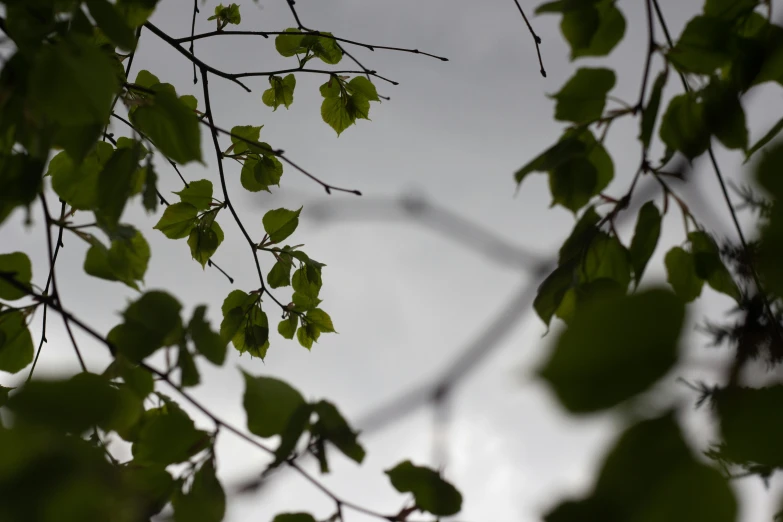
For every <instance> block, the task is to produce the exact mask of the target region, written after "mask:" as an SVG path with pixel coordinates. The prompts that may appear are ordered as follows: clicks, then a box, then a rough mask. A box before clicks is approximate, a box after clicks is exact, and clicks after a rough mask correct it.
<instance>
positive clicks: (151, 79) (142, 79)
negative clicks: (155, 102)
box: [133, 69, 160, 89]
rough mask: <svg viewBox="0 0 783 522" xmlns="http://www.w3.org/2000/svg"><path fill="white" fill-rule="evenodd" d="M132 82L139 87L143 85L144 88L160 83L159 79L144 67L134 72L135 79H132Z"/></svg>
mask: <svg viewBox="0 0 783 522" xmlns="http://www.w3.org/2000/svg"><path fill="white" fill-rule="evenodd" d="M133 83H134V84H136V85H138V86H139V87H144V88H145V89H151V88H152V86H153V85H157V84H159V83H160V79H159V78H158V77H157V76H155V75H154V74H152V73H151V72H149V71H147V70H146V69H142V70H141V71H139V72H138V73H137V74H136V81H134V82H133Z"/></svg>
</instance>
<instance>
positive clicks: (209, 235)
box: [188, 216, 223, 268]
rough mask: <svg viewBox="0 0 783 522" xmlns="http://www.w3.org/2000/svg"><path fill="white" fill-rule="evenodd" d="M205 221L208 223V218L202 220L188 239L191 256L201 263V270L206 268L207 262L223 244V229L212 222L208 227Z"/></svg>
mask: <svg viewBox="0 0 783 522" xmlns="http://www.w3.org/2000/svg"><path fill="white" fill-rule="evenodd" d="M213 219H214V216H213ZM205 221H207V218H206V217H205V218H202V220H201V223H200V224H199V225H198V226H197V227H194V228H193V229H192V230H191V231H190V236H189V237H188V245H189V246H190V254H191V255H192V256H193V259H195V260H196V261H198V262H199V263H201V268H204V267H205V266H206V264H207V261H209V260H210V258H211V257H212V256H213V255H214V253H215V252H216V251H217V249H218V247H219V246H220V244H221V243H222V242H223V229H222V228H220V225H218V222H217V221H212V222H211V223H210V224H209V226H207V225H206V223H205Z"/></svg>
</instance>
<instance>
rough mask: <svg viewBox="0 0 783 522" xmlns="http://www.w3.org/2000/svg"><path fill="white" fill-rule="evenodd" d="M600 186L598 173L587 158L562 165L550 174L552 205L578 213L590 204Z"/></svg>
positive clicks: (577, 158) (579, 157)
mask: <svg viewBox="0 0 783 522" xmlns="http://www.w3.org/2000/svg"><path fill="white" fill-rule="evenodd" d="M597 184H598V171H597V170H596V168H595V166H593V164H592V163H590V161H589V160H588V159H587V157H585V156H578V157H575V158H572V159H570V160H568V161H566V162H563V163H561V164H560V165H558V166H557V167H556V168H555V169H553V170H552V171H551V172H550V173H549V190H550V191H551V193H552V205H556V204H557V205H561V206H563V207H565V208H567V209H568V210H570V211H571V212H573V213H576V212H578V211H579V209H581V208H582V207H584V206H585V205H587V203H589V202H590V199H591V198H592V197H593V195H595V192H596V186H597Z"/></svg>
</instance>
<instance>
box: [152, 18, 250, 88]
mask: <svg viewBox="0 0 783 522" xmlns="http://www.w3.org/2000/svg"><path fill="white" fill-rule="evenodd" d="M144 27H146V28H147V29H149V30H150V31H152V32H153V33H154V34H155V36H157V37H158V38H160V39H161V40H163V41H164V42H166V43H167V44H169V45H170V46H172V47H173V48H174V49H176V50H177V51H178V52H179V53H180V54H182V55H183V56H184V57H185V58H187V59H188V60H190V61H191V62H193V63H194V64H195V65H197V66H198V67H199V68H200V69H206V70H207V71H209V72H211V73H212V74H214V75H215V76H220V77H221V78H225V79H226V80H229V81H232V82H234V83H236V84H237V85H239V86H240V87H242V88H243V89H245V90H246V91H247V92H252V91H251V90H250V88H249V87H248V86H247V85H245V84H244V83H242V82H240V81H239V80H238V79H237V78H236V77H234V76H233V75H231V74H228V73H225V72H223V71H219V70H218V69H215V68H214V67H211V66H209V65H207V64H206V63H204V62H202V61H201V60H199V59H198V58H196V57H195V56H193V55H192V54H191V53H189V52H188V51H187V49H184V48H183V47H182V46H181V45H180V44H179V43H177V41H176V40H174V39H173V38H172V37H170V36H169V35H167V34H166V33H164V32H163V31H161V30H160V29H158V28H157V27H156V26H155V25H153V24H152V23H151V22H146V23H145V24H144Z"/></svg>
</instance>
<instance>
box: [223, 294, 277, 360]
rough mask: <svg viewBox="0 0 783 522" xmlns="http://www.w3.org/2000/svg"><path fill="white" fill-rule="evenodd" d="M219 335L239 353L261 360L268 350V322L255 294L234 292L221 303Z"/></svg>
mask: <svg viewBox="0 0 783 522" xmlns="http://www.w3.org/2000/svg"><path fill="white" fill-rule="evenodd" d="M222 310H223V322H222V323H221V324H220V335H221V336H222V337H223V339H224V340H226V342H228V340H231V342H232V343H233V344H234V347H235V348H236V349H237V350H239V352H240V353H244V352H250V355H252V356H254V357H260V358H261V359H263V358H264V357H265V356H266V351H267V349H268V348H269V322H268V319H267V316H266V313H264V311H263V310H262V309H261V307H260V301H259V297H258V295H257V294H247V293H245V292H243V291H241V290H234V291H233V292H231V293H230V294H228V297H226V299H225V301H223V307H222Z"/></svg>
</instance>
